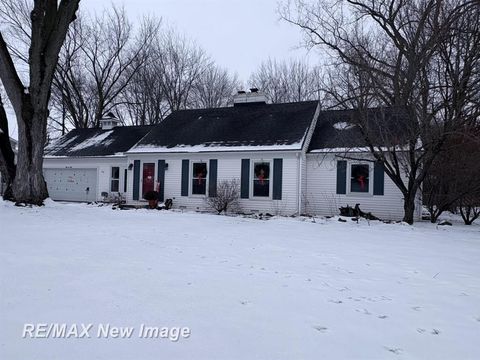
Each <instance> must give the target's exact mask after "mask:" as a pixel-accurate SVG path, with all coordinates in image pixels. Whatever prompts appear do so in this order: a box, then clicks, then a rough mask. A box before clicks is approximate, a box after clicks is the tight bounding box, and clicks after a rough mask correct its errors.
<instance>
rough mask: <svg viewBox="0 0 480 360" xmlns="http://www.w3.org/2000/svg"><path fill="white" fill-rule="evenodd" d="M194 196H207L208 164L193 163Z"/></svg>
mask: <svg viewBox="0 0 480 360" xmlns="http://www.w3.org/2000/svg"><path fill="white" fill-rule="evenodd" d="M192 175H193V177H192V194H195V195H205V194H206V191H207V164H206V163H193V172H192Z"/></svg>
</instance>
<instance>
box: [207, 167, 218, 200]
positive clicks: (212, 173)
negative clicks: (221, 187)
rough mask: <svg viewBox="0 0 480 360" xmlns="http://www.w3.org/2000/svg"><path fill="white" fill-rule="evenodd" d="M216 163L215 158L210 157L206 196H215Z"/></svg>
mask: <svg viewBox="0 0 480 360" xmlns="http://www.w3.org/2000/svg"><path fill="white" fill-rule="evenodd" d="M217 165H218V161H217V160H216V159H210V166H209V169H208V196H210V197H215V196H217Z"/></svg>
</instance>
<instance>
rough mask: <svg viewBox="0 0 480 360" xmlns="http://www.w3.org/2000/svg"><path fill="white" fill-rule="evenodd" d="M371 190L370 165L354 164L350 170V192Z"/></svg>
mask: <svg viewBox="0 0 480 360" xmlns="http://www.w3.org/2000/svg"><path fill="white" fill-rule="evenodd" d="M369 191H370V166H369V165H368V164H352V165H351V172H350V192H356V193H368V192H369Z"/></svg>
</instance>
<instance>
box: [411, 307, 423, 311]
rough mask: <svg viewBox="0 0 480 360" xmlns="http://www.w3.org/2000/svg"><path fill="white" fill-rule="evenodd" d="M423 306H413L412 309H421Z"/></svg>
mask: <svg viewBox="0 0 480 360" xmlns="http://www.w3.org/2000/svg"><path fill="white" fill-rule="evenodd" d="M420 309H421V307H420V306H412V310H415V311H420Z"/></svg>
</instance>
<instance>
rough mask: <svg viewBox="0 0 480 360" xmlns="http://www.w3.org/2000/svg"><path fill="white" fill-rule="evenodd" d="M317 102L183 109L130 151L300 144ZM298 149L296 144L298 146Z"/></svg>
mask: <svg viewBox="0 0 480 360" xmlns="http://www.w3.org/2000/svg"><path fill="white" fill-rule="evenodd" d="M317 105H318V102H317V101H305V102H298V103H287V104H265V103H252V104H243V105H241V106H238V105H237V106H234V107H225V108H216V109H198V110H180V111H175V112H174V113H172V114H170V115H169V116H168V117H167V118H166V119H165V120H164V121H162V122H161V123H160V124H159V125H157V126H155V127H154V128H153V129H152V131H151V132H150V133H149V134H148V135H147V136H145V137H144V138H143V139H142V140H141V141H140V142H139V143H138V144H137V146H135V147H134V148H133V149H132V150H131V152H135V151H141V149H142V148H143V149H145V148H147V149H149V148H152V150H151V151H155V150H154V148H155V147H157V148H160V149H158V151H162V149H175V151H176V149H177V148H178V151H182V149H184V148H186V147H190V146H201V147H206V149H205V150H206V151H208V150H209V149H208V148H214V147H217V148H218V147H221V148H222V150H221V151H228V150H229V148H230V149H231V148H232V147H242V146H249V147H254V146H262V147H271V148H272V149H274V148H275V146H284V145H292V147H295V146H294V145H295V144H299V146H298V148H300V147H301V146H302V141H303V139H304V137H305V134H306V132H307V130H308V128H309V126H310V124H311V122H312V119H313V117H314V114H315V111H316V108H317ZM295 148H296V147H295Z"/></svg>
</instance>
